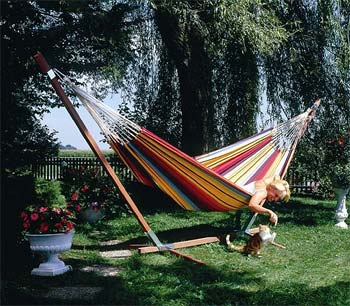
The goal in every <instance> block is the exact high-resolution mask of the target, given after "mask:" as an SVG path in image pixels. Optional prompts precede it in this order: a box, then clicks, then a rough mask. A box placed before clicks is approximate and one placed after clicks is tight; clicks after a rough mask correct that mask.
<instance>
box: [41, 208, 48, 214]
mask: <svg viewBox="0 0 350 306" xmlns="http://www.w3.org/2000/svg"><path fill="white" fill-rule="evenodd" d="M48 210H49V209H48V208H47V207H40V208H39V212H41V213H44V212H46V211H48Z"/></svg>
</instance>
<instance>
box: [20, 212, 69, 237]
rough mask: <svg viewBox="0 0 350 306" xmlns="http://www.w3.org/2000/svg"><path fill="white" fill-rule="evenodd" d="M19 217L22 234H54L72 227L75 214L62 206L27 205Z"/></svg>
mask: <svg viewBox="0 0 350 306" xmlns="http://www.w3.org/2000/svg"><path fill="white" fill-rule="evenodd" d="M21 218H22V227H23V234H55V233H65V232H68V231H71V230H73V229H74V220H75V216H74V215H73V213H72V212H71V211H69V210H68V209H64V208H57V207H46V206H29V207H27V208H26V209H25V210H24V211H23V212H22V213H21Z"/></svg>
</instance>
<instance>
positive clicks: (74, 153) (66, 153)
mask: <svg viewBox="0 0 350 306" xmlns="http://www.w3.org/2000/svg"><path fill="white" fill-rule="evenodd" d="M102 153H103V154H104V155H105V156H111V155H115V153H114V151H113V150H103V151H102ZM58 156H59V157H96V155H95V154H94V152H92V151H91V150H60V151H59V152H58Z"/></svg>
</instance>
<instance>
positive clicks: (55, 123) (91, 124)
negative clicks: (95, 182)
mask: <svg viewBox="0 0 350 306" xmlns="http://www.w3.org/2000/svg"><path fill="white" fill-rule="evenodd" d="M104 102H105V103H106V104H108V105H109V106H111V107H113V108H114V109H115V108H116V107H117V106H118V105H119V103H120V97H119V95H109V96H108V97H107V98H106V99H105V100H104ZM76 110H77V111H78V113H79V115H80V117H81V119H82V120H83V122H84V124H85V125H86V127H87V129H88V130H89V132H90V133H91V134H92V136H93V137H94V139H95V141H96V142H97V144H98V146H99V147H100V149H101V150H108V149H110V147H109V145H108V144H106V143H102V142H101V141H100V140H102V139H103V138H104V137H103V135H102V134H101V132H100V128H99V127H98V125H97V124H96V122H95V121H94V119H92V117H91V115H90V114H89V112H88V111H87V110H86V109H85V108H84V107H82V106H81V107H79V108H76ZM41 122H42V124H43V125H46V126H47V127H48V129H49V130H50V131H51V132H53V131H57V133H56V135H55V137H56V138H58V142H60V143H61V144H62V145H65V146H66V145H72V146H73V147H76V148H77V149H79V150H90V147H89V145H88V143H87V142H86V141H85V139H84V137H83V136H82V134H81V133H80V131H79V129H78V127H77V126H76V125H75V123H74V121H73V119H72V118H71V117H70V115H69V113H68V111H67V110H66V108H65V107H59V108H52V109H50V112H49V113H47V114H45V115H44V117H43V119H42V120H41Z"/></svg>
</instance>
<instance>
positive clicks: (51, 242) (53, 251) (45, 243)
mask: <svg viewBox="0 0 350 306" xmlns="http://www.w3.org/2000/svg"><path fill="white" fill-rule="evenodd" d="M73 234H74V231H69V232H67V233H56V234H26V237H27V239H28V241H29V245H30V249H31V250H32V251H33V252H35V253H38V254H40V255H42V256H43V258H44V261H43V263H41V264H40V265H39V267H38V268H34V269H33V270H32V272H31V274H32V275H38V276H55V275H59V274H63V273H65V272H67V271H69V270H72V267H71V266H67V265H65V263H64V262H63V261H62V260H60V259H59V258H58V254H59V253H62V252H64V251H67V250H69V249H70V248H71V247H72V240H73Z"/></svg>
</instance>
